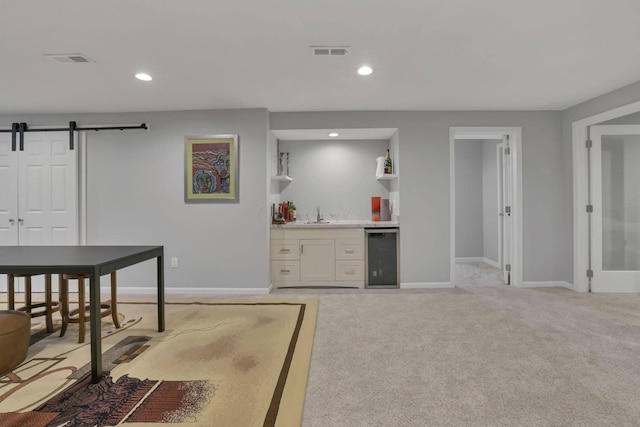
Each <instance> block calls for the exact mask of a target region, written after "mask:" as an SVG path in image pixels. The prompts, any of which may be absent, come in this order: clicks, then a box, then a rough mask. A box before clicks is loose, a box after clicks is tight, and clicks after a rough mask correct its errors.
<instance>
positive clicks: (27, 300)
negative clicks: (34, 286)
mask: <svg viewBox="0 0 640 427" xmlns="http://www.w3.org/2000/svg"><path fill="white" fill-rule="evenodd" d="M24 305H25V306H27V313H29V314H31V276H27V277H25V278H24Z"/></svg>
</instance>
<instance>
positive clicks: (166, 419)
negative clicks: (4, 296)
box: [0, 298, 317, 427]
mask: <svg viewBox="0 0 640 427" xmlns="http://www.w3.org/2000/svg"><path fill="white" fill-rule="evenodd" d="M119 311H120V314H121V316H124V321H123V322H121V323H122V327H121V328H120V329H115V328H114V327H113V325H110V324H109V323H107V322H106V320H107V319H108V318H105V319H103V320H104V321H103V323H102V325H103V328H102V331H103V341H102V351H103V370H104V371H105V377H104V379H103V380H102V381H101V382H99V383H97V384H91V382H90V364H89V360H90V351H89V345H88V344H78V343H77V339H78V335H77V332H78V329H77V325H71V326H70V327H69V329H68V331H67V334H66V335H65V336H64V337H63V338H60V337H59V336H58V335H59V334H58V332H57V331H56V332H54V333H53V334H51V335H47V334H46V332H44V331H39V332H38V331H35V332H34V331H32V345H31V346H30V348H29V353H28V355H27V359H26V360H25V361H24V362H23V363H22V364H21V365H20V366H18V367H17V368H15V369H14V370H13V371H12V372H9V373H6V374H4V376H2V377H1V378H0V425H1V426H5V427H6V426H32V427H44V426H47V427H49V426H55V427H58V426H65V427H71V426H112V425H130V424H131V425H136V426H142V425H158V424H163V423H167V424H171V425H172V426H190V427H192V426H228V427H250V426H274V427H288V426H299V425H300V423H301V419H302V410H303V406H304V396H305V389H306V384H307V374H308V369H309V361H310V357H311V348H312V344H313V336H314V332H315V326H316V318H317V301H316V300H293V299H292V300H280V299H251V298H243V299H237V300H223V301H222V300H221V301H220V302H212V303H168V304H167V305H166V331H164V332H158V331H157V330H156V328H157V317H156V306H155V304H149V303H140V304H123V303H121V304H119ZM73 326H75V328H74V327H73ZM87 341H89V337H88V336H87ZM0 351H1V349H0Z"/></svg>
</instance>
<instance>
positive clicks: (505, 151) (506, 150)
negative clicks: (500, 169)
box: [504, 147, 511, 156]
mask: <svg viewBox="0 0 640 427" xmlns="http://www.w3.org/2000/svg"><path fill="white" fill-rule="evenodd" d="M504 154H505V156H508V155H509V154H511V148H509V147H506V148H505V149H504Z"/></svg>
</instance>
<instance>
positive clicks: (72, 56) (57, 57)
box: [45, 53, 94, 64]
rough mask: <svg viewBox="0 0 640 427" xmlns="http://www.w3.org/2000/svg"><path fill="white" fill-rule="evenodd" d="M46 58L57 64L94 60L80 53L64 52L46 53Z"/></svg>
mask: <svg viewBox="0 0 640 427" xmlns="http://www.w3.org/2000/svg"><path fill="white" fill-rule="evenodd" d="M45 56H46V57H47V58H49V59H52V60H54V61H56V62H57V63H59V64H73V63H75V64H82V63H87V62H94V61H93V60H91V59H90V58H88V57H86V56H85V55H83V54H81V53H65V54H60V53H58V54H47V55H45Z"/></svg>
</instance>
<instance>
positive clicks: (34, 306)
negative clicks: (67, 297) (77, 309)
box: [7, 274, 62, 333]
mask: <svg viewBox="0 0 640 427" xmlns="http://www.w3.org/2000/svg"><path fill="white" fill-rule="evenodd" d="M33 276H39V274H9V275H8V289H7V290H8V294H9V295H8V298H9V301H8V302H9V310H18V311H24V312H25V313H29V314H30V315H31V317H40V316H44V317H45V322H46V325H47V332H49V333H51V332H53V313H55V312H56V311H61V307H62V304H61V303H60V301H53V296H52V290H51V274H45V275H44V283H45V285H44V286H45V290H44V302H37V303H34V302H33V300H32V295H31V278H32V277H33ZM19 277H24V283H25V286H24V305H23V306H22V307H18V308H15V302H16V296H15V279H16V278H19ZM58 291H59V296H60V297H62V290H61V289H59V290H58ZM59 299H60V298H59ZM38 309H40V310H38Z"/></svg>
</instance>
